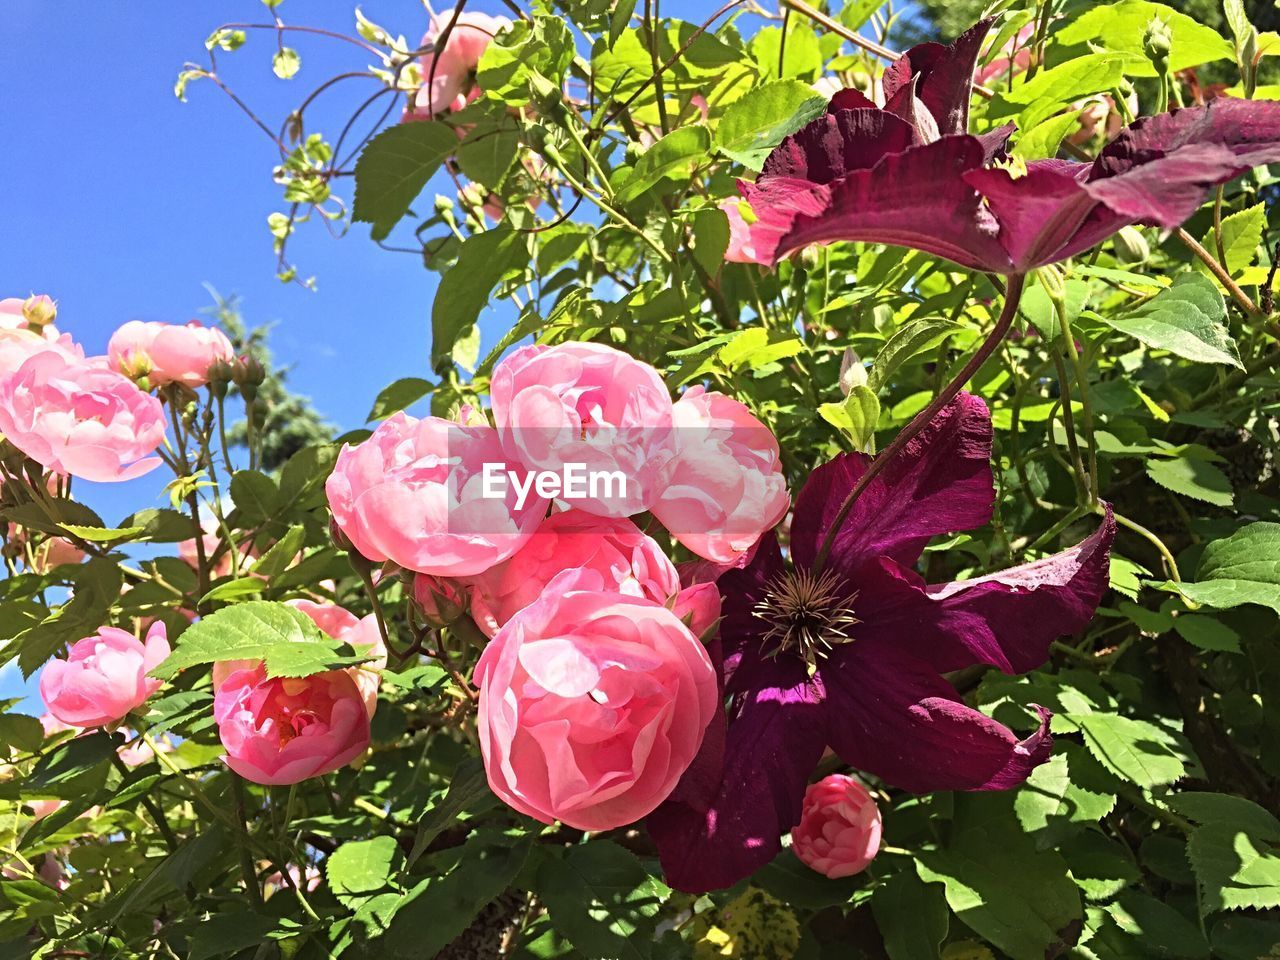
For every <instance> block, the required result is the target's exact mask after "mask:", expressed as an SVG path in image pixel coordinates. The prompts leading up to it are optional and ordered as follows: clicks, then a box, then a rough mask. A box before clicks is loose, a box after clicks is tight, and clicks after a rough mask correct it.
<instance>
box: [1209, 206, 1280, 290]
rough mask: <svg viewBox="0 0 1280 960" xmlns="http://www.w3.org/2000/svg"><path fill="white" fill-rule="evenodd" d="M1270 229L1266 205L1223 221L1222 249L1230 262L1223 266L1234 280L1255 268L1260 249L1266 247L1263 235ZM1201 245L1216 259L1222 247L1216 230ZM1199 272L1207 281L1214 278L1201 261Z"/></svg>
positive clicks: (1227, 261)
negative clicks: (1249, 269) (1260, 245)
mask: <svg viewBox="0 0 1280 960" xmlns="http://www.w3.org/2000/svg"><path fill="white" fill-rule="evenodd" d="M1266 226H1267V211H1266V204H1262V203H1258V204H1254V205H1253V206H1252V207H1249V208H1247V209H1245V210H1241V211H1240V212H1238V213H1233V214H1231V215H1230V216H1229V217H1224V218H1223V220H1222V248H1223V253H1225V254H1226V262H1225V263H1224V264H1223V266H1224V267H1226V268H1227V273H1229V274H1231V275H1232V276H1233V277H1234V276H1237V275H1239V274H1240V273H1241V272H1242V271H1243V270H1244V269H1245V268H1246V267H1249V266H1252V265H1253V261H1254V258H1255V256H1256V255H1257V252H1258V245H1259V244H1260V243H1262V234H1263V231H1264V230H1265V229H1266ZM1200 243H1201V245H1202V246H1203V247H1204V248H1205V249H1206V250H1210V251H1212V252H1213V254H1214V255H1215V256H1216V255H1217V252H1218V243H1217V241H1216V240H1215V239H1214V238H1213V230H1212V228H1210V230H1209V232H1208V233H1206V234H1205V235H1204V237H1202V238H1201V240H1200ZM1194 265H1195V268H1196V270H1198V271H1199V272H1200V273H1202V274H1204V275H1205V276H1206V277H1210V278H1212V277H1213V274H1212V273H1210V272H1209V268H1208V267H1207V266H1205V265H1204V264H1203V263H1202V262H1201V261H1199V260H1196V261H1195V262H1194Z"/></svg>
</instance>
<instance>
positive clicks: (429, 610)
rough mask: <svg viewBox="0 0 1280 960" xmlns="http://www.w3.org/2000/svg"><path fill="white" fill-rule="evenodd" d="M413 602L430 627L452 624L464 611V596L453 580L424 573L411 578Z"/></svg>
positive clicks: (460, 617)
mask: <svg viewBox="0 0 1280 960" xmlns="http://www.w3.org/2000/svg"><path fill="white" fill-rule="evenodd" d="M413 602H414V603H415V604H416V605H417V607H418V611H419V612H420V613H421V614H422V620H423V622H424V623H426V624H427V625H429V626H432V627H449V626H452V625H453V624H455V623H457V622H458V621H459V620H460V619H462V616H463V615H464V614H465V613H466V598H465V596H464V595H463V592H462V590H460V589H459V588H458V586H457V584H456V583H455V582H454V581H452V580H448V579H445V578H444V577H433V576H429V575H428V574H425V573H420V574H418V575H417V576H416V577H414V578H413Z"/></svg>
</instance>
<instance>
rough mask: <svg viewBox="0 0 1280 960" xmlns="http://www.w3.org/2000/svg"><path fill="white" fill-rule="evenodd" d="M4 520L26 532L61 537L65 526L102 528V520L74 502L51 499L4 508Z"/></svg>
mask: <svg viewBox="0 0 1280 960" xmlns="http://www.w3.org/2000/svg"><path fill="white" fill-rule="evenodd" d="M4 515H5V518H6V519H7V520H8V521H9V522H10V523H16V524H17V525H18V526H20V527H26V528H27V529H28V530H37V531H39V532H40V533H49V534H53V535H54V536H61V535H62V534H63V532H64V527H65V526H66V524H69V523H72V524H77V525H79V526H84V527H104V526H106V524H104V523H103V522H102V518H101V517H99V516H98V515H97V514H96V513H94V512H93V511H92V510H90V509H89V508H88V507H86V506H85V505H84V504H83V503H79V502H77V501H75V500H67V499H65V498H61V497H53V498H51V499H50V500H48V501H45V502H42V503H17V504H13V505H11V506H6V507H5V508H4Z"/></svg>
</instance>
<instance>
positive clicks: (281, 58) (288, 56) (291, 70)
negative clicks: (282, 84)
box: [271, 47, 302, 80]
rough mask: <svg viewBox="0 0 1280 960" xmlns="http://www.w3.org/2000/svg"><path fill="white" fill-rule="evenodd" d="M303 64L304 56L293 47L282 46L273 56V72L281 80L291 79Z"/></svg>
mask: <svg viewBox="0 0 1280 960" xmlns="http://www.w3.org/2000/svg"><path fill="white" fill-rule="evenodd" d="M301 66H302V58H301V57H300V56H298V51H297V50H294V49H293V48H292V47H281V48H280V49H279V50H277V51H276V52H275V54H274V55H273V56H272V57H271V72H272V73H274V74H275V75H276V76H277V77H279V78H280V79H281V80H291V79H292V78H293V76H294V74H296V73H297V72H298V68H299V67H301Z"/></svg>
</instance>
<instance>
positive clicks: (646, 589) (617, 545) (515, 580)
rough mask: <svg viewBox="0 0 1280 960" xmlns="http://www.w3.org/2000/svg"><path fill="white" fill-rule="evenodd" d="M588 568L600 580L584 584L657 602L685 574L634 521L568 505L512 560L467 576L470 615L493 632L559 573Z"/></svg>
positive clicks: (544, 523) (664, 598) (677, 585)
mask: <svg viewBox="0 0 1280 960" xmlns="http://www.w3.org/2000/svg"><path fill="white" fill-rule="evenodd" d="M584 571H590V572H591V573H593V574H596V575H597V579H596V580H595V581H594V582H593V583H592V584H591V585H590V586H589V587H579V589H593V590H608V591H611V592H614V593H622V594H626V595H627V596H631V597H646V598H648V599H649V600H653V601H654V602H656V603H665V602H666V601H667V598H668V597H671V596H673V595H674V594H675V593H676V592H677V591H678V590H679V589H680V576H679V574H677V573H676V568H675V567H674V566H673V565H672V563H671V561H670V560H668V559H667V556H666V554H664V553H663V552H662V548H661V547H660V546H658V544H657V542H656V541H655V540H654V539H653V538H652V537H648V536H646V535H645V534H643V533H641V532H640V528H639V527H637V526H636V525H635V524H634V523H632V522H631V521H630V520H626V519H622V518H608V517H595V516H592V515H591V514H588V513H583V512H582V511H581V510H566V511H564V512H563V513H553V514H552V515H551V516H549V517H547V519H545V520H543V521H542V525H541V526H539V527H538V529H537V531H535V532H534V534H533V536H532V537H531V538H530V540H529V542H528V543H526V544H525V545H524V546H523V547H521V548H520V552H519V553H517V554H516V555H515V556H514V557H512V558H511V559H510V560H507V561H505V562H504V563H500V564H498V565H497V566H496V567H492V568H490V569H489V570H486V571H485V572H484V573H482V574H479V575H478V576H475V577H470V578H468V580H467V582H468V583H469V584H470V595H471V616H472V618H473V619H474V620H475V622H476V623H477V624H478V625H479V627H480V629H481V630H483V631H484V632H485V633H487V634H488V635H489V636H493V635H494V634H495V633H497V631H498V628H499V627H501V626H502V625H503V624H504V623H506V622H507V621H508V620H510V619H511V618H512V617H513V616H515V615H516V613H517V612H519V611H520V610H523V609H524V608H525V607H527V606H528V605H529V604H531V603H533V602H534V601H535V600H537V599H538V595H539V594H541V593H542V591H543V588H544V587H546V585H547V584H548V583H551V582H552V580H554V579H556V577H557V576H559V575H560V574H562V573H564V572H573V573H574V574H575V575H580V574H582V573H583V572H584Z"/></svg>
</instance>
